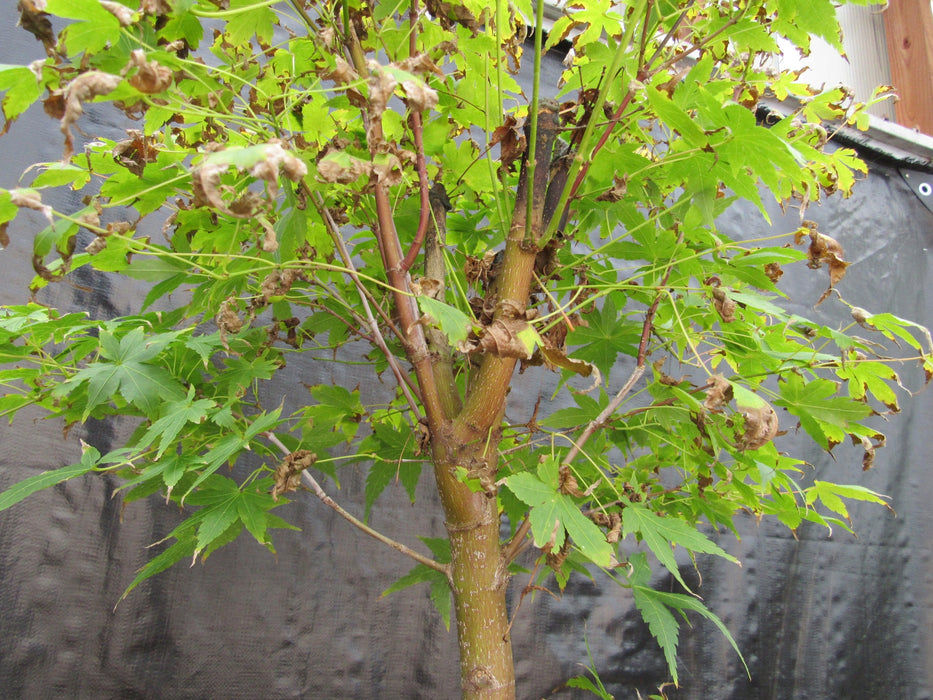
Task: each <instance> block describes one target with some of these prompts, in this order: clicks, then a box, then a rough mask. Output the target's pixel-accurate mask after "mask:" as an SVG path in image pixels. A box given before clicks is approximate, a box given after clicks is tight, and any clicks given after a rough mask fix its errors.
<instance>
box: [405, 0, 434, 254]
mask: <svg viewBox="0 0 933 700" xmlns="http://www.w3.org/2000/svg"><path fill="white" fill-rule="evenodd" d="M408 23H409V29H408V31H409V35H408V55H409V56H410V57H411V58H414V57H415V54H416V53H417V51H418V0H411V8H410V9H409V11H408ZM409 122H410V123H411V135H412V139H413V140H414V142H415V163H416V167H417V169H418V194H419V196H420V198H421V211H420V213H419V215H418V230H417V231H415V240H414V241H412V244H411V248H409V250H408V255H406V256H405V259H404V260H403V261H402V264H401V268H402V272H408V271H409V270H410V269H411V266H412V265H414V264H415V259H416V258H417V257H418V251H419V250H421V246H422V245H423V244H424V236H425V234H426V233H427V230H428V221H429V219H430V218H431V204H430V201H429V199H428V193H429V191H430V190H429V187H428V168H427V164H426V163H425V158H424V128H423V126H422V123H421V113H420V112H416V111H415V110H414V109H413V110H412V111H411V116H410V117H409Z"/></svg>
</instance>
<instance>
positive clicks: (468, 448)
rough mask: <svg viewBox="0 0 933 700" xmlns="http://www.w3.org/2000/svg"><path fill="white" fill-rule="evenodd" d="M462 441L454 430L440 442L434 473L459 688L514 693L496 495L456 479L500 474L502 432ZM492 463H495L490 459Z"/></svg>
mask: <svg viewBox="0 0 933 700" xmlns="http://www.w3.org/2000/svg"><path fill="white" fill-rule="evenodd" d="M491 437H492V438H493V439H490V440H488V441H486V440H474V441H472V442H466V443H465V442H460V441H459V440H458V439H457V436H456V434H455V433H454V432H453V431H451V433H449V434H448V435H445V436H444V438H446V439H441V440H436V441H435V463H434V464H435V477H436V479H437V486H438V491H439V493H440V495H441V501H442V503H443V506H444V515H445V524H446V526H447V533H448V536H449V539H450V552H451V588H452V590H453V596H454V610H455V613H456V617H457V639H458V643H459V647H460V688H461V693H462V697H463V698H464V700H475V699H477V700H478V699H479V698H482V699H483V700H493V699H495V700H500V699H501V700H511V699H512V698H514V697H515V670H514V666H513V662H512V643H511V641H510V639H509V636H508V626H509V619H508V612H507V610H506V605H505V593H506V588H507V586H508V581H509V577H508V572H507V570H506V567H505V564H504V562H503V560H502V552H501V547H500V545H499V513H498V506H497V504H496V498H495V496H494V495H492V494H486V493H485V492H482V491H481V492H479V493H475V492H473V491H472V490H471V489H470V488H469V487H468V486H467V485H466V484H464V483H463V482H462V481H460V479H458V477H457V467H458V466H459V467H463V468H466V469H467V470H469V471H470V472H471V473H476V472H477V471H478V470H481V471H483V472H485V473H493V474H494V473H495V461H496V453H497V448H498V439H495V438H497V437H498V436H497V435H493V436H491ZM490 461H491V463H490Z"/></svg>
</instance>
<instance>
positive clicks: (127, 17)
mask: <svg viewBox="0 0 933 700" xmlns="http://www.w3.org/2000/svg"><path fill="white" fill-rule="evenodd" d="M99 2H100V6H101V7H103V8H104V9H105V10H107V12H109V13H110V14H112V15H113V16H114V17H116V18H117V21H118V22H119V23H120V26H121V27H128V26H130V25H131V24H132V23H133V11H132V10H131V9H130V8H128V7H127V6H126V5H121V4H120V3H118V2H110V0H99Z"/></svg>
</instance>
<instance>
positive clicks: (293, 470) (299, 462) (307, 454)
mask: <svg viewBox="0 0 933 700" xmlns="http://www.w3.org/2000/svg"><path fill="white" fill-rule="evenodd" d="M316 461H317V455H316V454H315V453H314V452H311V451H310V450H296V451H295V452H292V453H291V454H289V455H286V457H285V459H283V460H282V462H281V463H280V464H279V465H278V466H276V468H275V474H274V475H273V477H272V478H273V481H274V484H273V486H272V500H274V501H278V500H279V496H281V495H282V494H283V493H288V492H289V491H297V490H298V488H299V487H300V486H301V472H303V471H304V470H305V469H307V468H308V467H310V466H311V465H312V464H314V463H315V462H316Z"/></svg>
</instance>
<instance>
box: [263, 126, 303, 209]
mask: <svg viewBox="0 0 933 700" xmlns="http://www.w3.org/2000/svg"><path fill="white" fill-rule="evenodd" d="M263 152H264V155H265V157H264V158H263V159H262V160H261V161H259V162H258V163H256V165H254V166H253V167H252V169H251V170H250V175H252V176H253V177H256V178H259V179H261V180H263V181H264V182H265V183H266V191H267V192H268V193H269V197H270V198H271V199H275V197H276V196H277V195H278V193H279V169H280V168H281V170H282V172H283V173H285V177H287V178H288V179H289V180H292V181H293V182H299V181H300V180H301V179H302V178H303V177H304V176H305V175H307V174H308V166H306V165H305V164H304V162H303V161H302V160H301V159H300V158H298V157H296V156H294V155H292V154H291V153H289V152H288V151H286V150H285V149H284V148H282V144H281V143H280V142H279V141H278V140H275V139H274V140H272V141H270V142H269V143H267V144H266V146H265V148H264V149H263Z"/></svg>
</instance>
